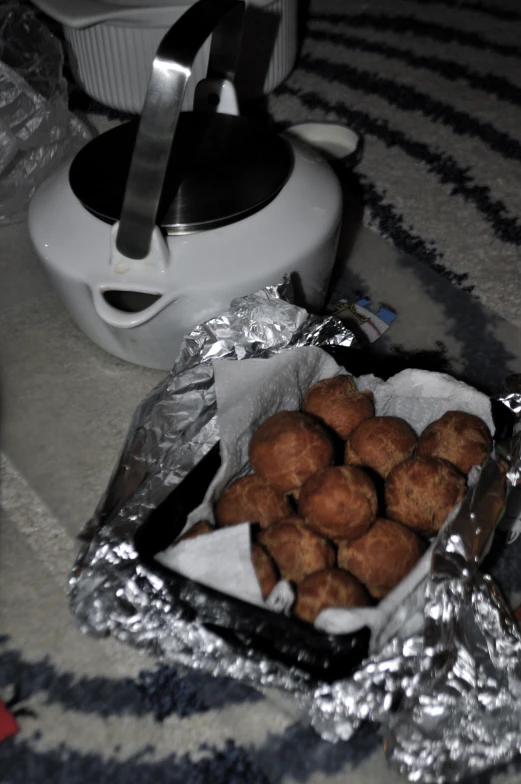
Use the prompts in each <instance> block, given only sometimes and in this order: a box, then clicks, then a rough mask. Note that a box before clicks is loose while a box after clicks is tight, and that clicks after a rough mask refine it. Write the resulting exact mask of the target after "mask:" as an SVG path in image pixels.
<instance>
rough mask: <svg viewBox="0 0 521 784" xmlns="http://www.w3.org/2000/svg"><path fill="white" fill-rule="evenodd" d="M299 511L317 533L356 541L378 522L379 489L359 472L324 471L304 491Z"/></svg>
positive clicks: (338, 468)
mask: <svg viewBox="0 0 521 784" xmlns="http://www.w3.org/2000/svg"><path fill="white" fill-rule="evenodd" d="M298 508H299V512H300V514H301V515H302V517H303V518H304V519H305V521H306V523H307V525H308V526H309V527H310V528H312V529H313V530H314V531H316V532H317V533H319V534H322V535H324V536H329V537H331V538H332V539H356V538H357V537H358V536H362V534H365V532H366V531H367V530H368V528H369V526H370V525H371V523H373V522H374V520H375V519H376V513H377V509H378V501H377V496H376V488H375V486H374V484H373V482H372V480H371V479H370V478H369V477H368V475H367V474H366V473H364V472H363V471H362V470H361V469H360V468H353V467H352V466H335V467H333V468H324V469H322V471H317V473H316V474H313V476H311V477H310V478H309V479H308V480H307V482H306V483H305V484H304V486H303V487H302V489H301V491H300V495H299V499H298Z"/></svg>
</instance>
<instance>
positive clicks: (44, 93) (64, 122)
mask: <svg viewBox="0 0 521 784" xmlns="http://www.w3.org/2000/svg"><path fill="white" fill-rule="evenodd" d="M63 61H64V58H63V51H62V47H61V43H60V41H59V40H58V38H57V37H56V36H55V35H54V34H53V33H52V32H51V30H50V28H49V27H48V26H47V25H46V23H45V21H44V20H43V18H42V16H41V14H39V12H38V11H36V9H34V8H33V7H32V6H30V5H28V4H26V3H25V2H0V224H6V223H13V222H16V221H19V220H23V218H24V217H25V213H26V210H27V206H28V204H29V200H30V198H31V196H32V195H33V193H34V191H35V190H36V188H37V187H38V185H40V183H41V182H43V180H45V179H46V178H47V177H48V176H49V174H50V173H51V172H52V171H53V170H54V169H56V168H57V167H58V166H59V165H60V164H61V163H62V162H64V161H65V160H66V159H67V158H69V157H71V156H72V155H74V153H75V152H77V151H78V150H79V149H80V148H81V147H82V146H83V145H84V144H85V143H86V142H87V141H88V140H89V138H90V134H89V131H88V130H87V128H86V127H85V126H84V125H83V123H81V122H80V120H78V118H77V117H75V116H74V115H73V114H71V112H69V110H68V108H67V82H66V80H65V78H64V76H63V73H62V70H63Z"/></svg>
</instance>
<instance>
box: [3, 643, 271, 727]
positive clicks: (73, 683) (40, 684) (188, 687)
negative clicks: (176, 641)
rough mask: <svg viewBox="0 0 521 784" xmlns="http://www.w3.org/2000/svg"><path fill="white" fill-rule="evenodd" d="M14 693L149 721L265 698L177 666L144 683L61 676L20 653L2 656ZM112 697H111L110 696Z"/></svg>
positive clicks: (146, 675) (151, 674)
mask: <svg viewBox="0 0 521 784" xmlns="http://www.w3.org/2000/svg"><path fill="white" fill-rule="evenodd" d="M6 687H11V688H15V689H16V691H17V693H18V697H19V701H20V702H26V701H28V700H30V698H31V697H32V696H33V695H35V694H42V693H43V694H44V695H45V701H46V703H47V704H57V705H60V706H61V707H62V708H63V710H75V711H78V712H80V713H87V714H88V713H92V714H97V715H99V716H103V717H107V716H123V715H132V716H137V717H139V716H145V715H147V714H150V713H151V714H153V715H154V717H155V718H156V719H158V720H161V719H163V718H165V717H166V716H169V715H171V714H174V713H175V714H176V715H177V716H179V717H180V718H182V717H184V716H190V715H192V714H195V713H204V712H206V711H209V710H214V709H217V708H223V707H225V706H226V705H232V704H237V703H239V704H240V703H244V702H250V703H251V704H252V706H253V704H254V703H255V702H257V701H259V700H262V699H263V697H262V695H261V694H259V693H258V692H256V691H255V690H254V689H251V688H248V687H247V686H244V685H242V684H241V683H238V682H236V681H232V680H229V679H227V678H212V677H211V676H210V675H205V674H204V673H195V672H194V673H190V672H189V673H187V674H184V673H182V674H178V672H177V670H176V669H175V668H174V667H168V666H166V665H164V666H158V668H157V669H156V670H143V671H142V672H141V673H140V675H139V678H138V679H137V680H136V681H134V680H133V679H132V678H104V677H101V676H99V677H94V676H78V675H77V674H75V673H72V672H60V671H59V670H57V669H56V668H55V667H54V665H53V664H52V663H51V662H50V661H49V660H48V659H42V660H39V661H36V662H28V661H25V660H24V659H23V658H22V656H21V654H20V653H19V652H18V651H15V650H9V649H8V650H7V651H4V652H2V653H0V688H6ZM107 695H109V696H107Z"/></svg>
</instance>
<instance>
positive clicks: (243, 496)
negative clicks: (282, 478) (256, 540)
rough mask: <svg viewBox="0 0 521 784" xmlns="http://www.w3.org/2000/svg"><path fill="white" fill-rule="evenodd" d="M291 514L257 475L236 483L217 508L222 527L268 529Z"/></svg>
mask: <svg viewBox="0 0 521 784" xmlns="http://www.w3.org/2000/svg"><path fill="white" fill-rule="evenodd" d="M290 514H291V508H290V506H289V504H288V502H287V501H286V499H285V498H284V496H283V495H282V494H281V493H278V492H277V491H276V490H275V489H274V488H273V487H271V486H270V485H268V484H267V483H266V482H265V481H264V480H263V479H261V478H260V477H259V476H255V475H250V476H243V477H241V479H236V480H235V482H233V483H232V484H231V485H229V486H228V487H227V488H226V490H225V491H224V492H223V494H222V495H221V497H220V498H219V499H218V501H217V503H216V504H215V517H216V520H217V523H218V524H219V525H220V526H226V525H237V524H238V523H259V525H260V526H261V528H266V526H268V525H271V524H272V523H276V522H277V520H282V518H283V517H288V515H290Z"/></svg>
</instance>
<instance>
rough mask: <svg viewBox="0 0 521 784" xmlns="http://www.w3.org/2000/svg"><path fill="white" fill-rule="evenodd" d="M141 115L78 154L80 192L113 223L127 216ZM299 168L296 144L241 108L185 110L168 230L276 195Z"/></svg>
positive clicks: (169, 186) (229, 216)
mask: <svg viewBox="0 0 521 784" xmlns="http://www.w3.org/2000/svg"><path fill="white" fill-rule="evenodd" d="M137 128H138V121H137V120H135V121H131V122H129V123H125V124H124V125H120V126H118V127H116V128H113V129H111V130H110V131H107V132H105V133H103V134H101V135H100V136H98V137H96V138H95V139H93V140H92V141H91V142H89V143H88V144H87V145H86V146H85V147H84V148H83V149H82V150H81V151H80V152H79V153H78V154H77V155H76V157H75V159H74V160H73V162H72V164H71V167H70V171H69V181H70V185H71V188H72V191H73V193H74V194H75V195H76V197H77V198H78V199H79V201H80V202H81V203H82V204H83V206H84V207H85V208H86V209H87V210H89V211H90V212H91V213H93V214H94V215H96V216H97V217H98V218H100V219H101V220H103V221H106V222H107V223H115V222H116V221H118V220H119V218H120V215H121V209H122V205H123V198H124V194H125V187H126V183H127V177H128V172H129V168H130V161H131V158H132V152H133V149H134V143H135V139H136V134H137ZM292 169H293V151H292V149H291V146H290V144H289V143H288V142H287V141H286V140H285V139H283V138H282V137H280V136H278V135H277V134H276V133H274V132H273V131H271V130H269V129H267V128H264V127H262V126H260V125H258V124H257V123H255V122H253V121H252V120H249V119H247V118H244V117H238V116H235V115H228V114H220V113H217V112H215V113H208V112H183V113H181V115H180V116H179V121H178V125H177V130H176V141H175V144H174V145H173V146H172V151H171V154H170V159H169V162H168V166H167V171H166V177H165V181H164V187H163V191H162V195H161V200H160V203H159V209H158V213H157V223H158V224H159V225H160V226H162V227H163V228H164V229H165V230H166V232H167V233H168V234H185V233H189V232H194V231H201V230H206V229H213V228H217V227H218V226H224V225H226V224H228V223H232V222H234V221H237V220H240V219H241V218H245V217H247V216H248V215H251V214H252V213H254V212H256V211H257V210H259V209H261V208H262V207H263V206H265V205H266V204H267V203H268V202H270V201H271V200H272V199H273V198H275V196H276V195H277V194H278V193H279V191H280V190H281V188H282V187H283V186H284V185H285V183H286V181H287V179H288V177H289V175H290V174H291V171H292Z"/></svg>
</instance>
